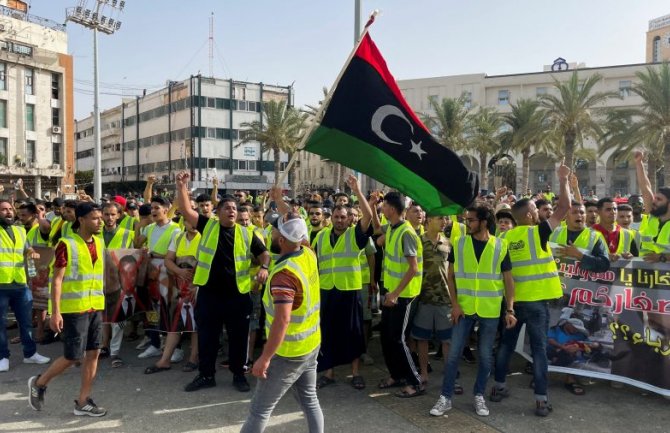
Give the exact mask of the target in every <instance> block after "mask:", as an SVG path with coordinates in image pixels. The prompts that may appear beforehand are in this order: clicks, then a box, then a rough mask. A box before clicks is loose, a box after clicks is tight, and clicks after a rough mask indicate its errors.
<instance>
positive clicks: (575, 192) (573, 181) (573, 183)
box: [570, 173, 583, 203]
mask: <svg viewBox="0 0 670 433" xmlns="http://www.w3.org/2000/svg"><path fill="white" fill-rule="evenodd" d="M570 191H571V192H572V196H573V197H574V198H575V201H576V202H577V203H583V201H582V193H581V192H580V191H579V179H577V175H576V174H574V173H571V174H570Z"/></svg>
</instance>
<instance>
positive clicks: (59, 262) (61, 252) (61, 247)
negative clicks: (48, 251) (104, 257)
mask: <svg viewBox="0 0 670 433" xmlns="http://www.w3.org/2000/svg"><path fill="white" fill-rule="evenodd" d="M86 246H87V247H88V251H89V253H90V254H91V263H93V264H95V261H96V260H98V251H97V250H96V249H95V240H93V239H91V242H86ZM55 256H56V257H55V260H54V268H65V267H67V247H66V246H65V244H64V243H63V242H59V243H58V245H57V246H56V252H55Z"/></svg>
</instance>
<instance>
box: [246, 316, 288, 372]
mask: <svg viewBox="0 0 670 433" xmlns="http://www.w3.org/2000/svg"><path fill="white" fill-rule="evenodd" d="M292 306H293V304H274V309H275V313H274V319H273V320H272V325H270V332H269V334H268V341H267V342H266V343H265V346H263V353H262V354H261V356H260V357H259V358H258V359H257V360H256V362H254V367H253V374H254V376H256V377H261V378H267V369H268V366H269V365H270V360H271V359H272V357H273V356H274V355H275V353H277V350H278V349H279V346H281V344H282V342H283V341H284V337H285V336H286V330H287V329H288V325H289V322H290V321H291V308H292Z"/></svg>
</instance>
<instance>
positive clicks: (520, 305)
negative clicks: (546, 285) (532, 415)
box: [495, 301, 549, 400]
mask: <svg viewBox="0 0 670 433" xmlns="http://www.w3.org/2000/svg"><path fill="white" fill-rule="evenodd" d="M514 311H515V312H516V318H517V323H516V326H515V327H514V328H511V329H505V330H503V333H502V337H501V338H500V347H499V349H498V354H497V356H496V368H495V381H496V382H498V383H505V376H507V371H508V369H509V360H510V358H511V357H512V353H514V348H515V347H516V342H517V340H518V339H519V332H520V331H521V325H523V324H524V323H525V324H526V332H527V333H528V337H529V339H530V350H531V354H532V356H533V380H534V381H535V399H536V400H546V399H547V368H548V364H547V331H548V330H549V304H548V302H547V301H534V302H515V303H514Z"/></svg>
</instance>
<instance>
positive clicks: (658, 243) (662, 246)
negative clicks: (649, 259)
mask: <svg viewBox="0 0 670 433" xmlns="http://www.w3.org/2000/svg"><path fill="white" fill-rule="evenodd" d="M642 221H643V222H644V219H643V220H642ZM660 226H661V220H659V219H658V217H655V216H653V215H650V216H649V218H648V219H647V224H644V227H643V226H642V224H641V225H640V240H641V244H642V245H641V247H640V257H642V256H645V255H647V254H650V253H657V254H659V253H670V223H665V224H664V225H663V228H662V229H660V231H659V227H660ZM654 239H656V240H655V241H654Z"/></svg>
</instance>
